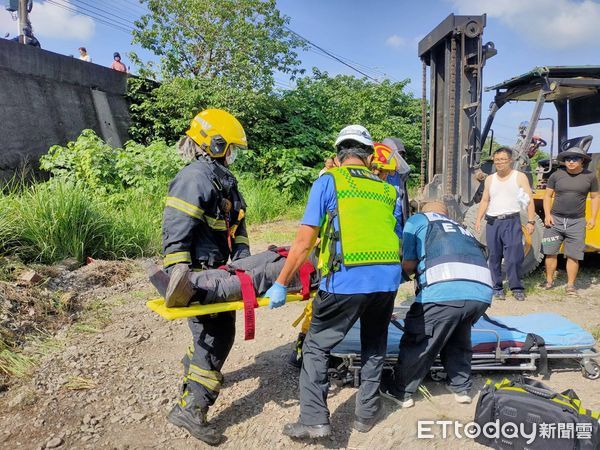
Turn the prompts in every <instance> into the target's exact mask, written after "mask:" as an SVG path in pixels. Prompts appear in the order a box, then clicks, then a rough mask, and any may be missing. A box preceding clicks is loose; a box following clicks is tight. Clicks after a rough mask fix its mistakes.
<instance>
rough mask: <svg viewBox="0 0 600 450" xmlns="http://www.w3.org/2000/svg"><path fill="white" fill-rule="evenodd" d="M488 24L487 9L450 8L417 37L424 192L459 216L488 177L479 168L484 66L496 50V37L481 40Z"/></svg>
mask: <svg viewBox="0 0 600 450" xmlns="http://www.w3.org/2000/svg"><path fill="white" fill-rule="evenodd" d="M485 25H486V15H485V14H484V15H481V16H455V15H454V14H450V15H449V16H448V17H447V18H446V19H445V20H443V21H442V22H441V23H440V24H439V25H438V26H437V27H436V28H435V29H434V30H433V31H431V32H430V33H429V34H428V35H427V36H425V37H424V38H423V39H422V40H421V42H419V50H418V51H419V57H420V58H421V61H422V62H423V97H424V98H423V122H422V127H423V130H422V135H421V141H422V142H421V148H422V151H421V189H422V193H421V195H422V198H423V199H441V200H443V201H444V202H445V203H446V205H447V206H448V209H449V211H450V215H451V216H452V217H454V218H455V219H457V220H462V219H463V216H464V213H465V212H466V210H467V209H468V207H469V206H471V205H472V204H473V203H475V197H476V193H477V191H478V189H479V187H480V185H481V181H482V180H483V178H484V174H483V173H482V172H481V170H480V169H479V165H480V158H481V153H482V146H483V143H482V142H481V110H482V108H481V96H482V72H483V67H484V65H485V62H486V60H487V59H489V58H491V57H492V56H494V55H495V54H496V50H495V48H494V44H493V43H492V42H488V43H486V44H485V45H484V44H482V35H483V29H484V27H485ZM427 68H429V116H428V117H427V109H426V98H425V97H426V94H427V78H428V77H427ZM427 118H428V119H429V120H427Z"/></svg>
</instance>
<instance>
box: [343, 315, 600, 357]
mask: <svg viewBox="0 0 600 450" xmlns="http://www.w3.org/2000/svg"><path fill="white" fill-rule="evenodd" d="M490 319H491V321H492V322H490V321H488V320H487V319H486V318H485V317H482V318H481V319H479V321H478V322H477V323H476V324H475V325H474V326H473V332H472V333H471V340H472V343H473V347H476V346H478V345H479V346H482V345H483V344H487V343H493V344H495V343H496V335H495V334H493V333H487V332H484V331H482V330H494V331H496V332H497V333H498V334H499V335H500V341H501V342H506V343H509V342H520V343H524V342H525V338H526V337H527V333H535V334H537V335H539V336H542V337H543V338H544V340H545V341H546V347H552V346H566V347H571V346H576V345H577V346H579V345H583V346H588V347H593V346H594V344H595V341H594V337H593V336H592V335H591V334H590V333H588V332H587V331H586V330H584V329H583V328H581V327H580V326H579V325H577V324H576V323H573V322H571V321H570V320H568V319H565V318H564V317H563V316H561V315H559V314H554V313H535V314H527V315H524V316H497V317H490ZM398 322H400V324H402V325H403V321H402V320H399V321H398ZM493 322H497V323H498V324H500V325H497V324H495V323H493ZM501 325H504V327H503V326H501ZM401 337H402V331H401V330H399V329H398V328H397V327H396V326H394V325H393V324H390V326H389V330H388V343H387V354H388V355H397V354H398V345H399V344H400V338H401ZM505 346H506V345H504V346H503V347H505ZM509 346H514V345H513V344H509ZM332 353H340V354H349V353H360V321H357V322H356V323H355V324H354V326H353V327H352V329H351V330H350V331H349V332H348V334H347V335H346V337H345V338H344V340H343V341H342V342H341V343H340V344H339V345H338V346H337V347H335V348H334V349H333V350H332Z"/></svg>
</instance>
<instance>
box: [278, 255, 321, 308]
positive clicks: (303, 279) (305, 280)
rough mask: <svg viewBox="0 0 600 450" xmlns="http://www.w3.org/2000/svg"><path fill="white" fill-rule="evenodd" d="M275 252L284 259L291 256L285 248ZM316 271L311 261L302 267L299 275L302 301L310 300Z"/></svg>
mask: <svg viewBox="0 0 600 450" xmlns="http://www.w3.org/2000/svg"><path fill="white" fill-rule="evenodd" d="M275 251H276V252H277V253H279V254H280V255H281V256H283V257H284V258H287V257H288V255H289V254H290V252H289V251H288V250H287V249H285V248H283V247H278V248H276V249H275ZM314 271H315V267H314V266H313V265H312V263H311V262H310V261H305V262H304V264H302V266H300V270H299V272H298V275H299V277H300V285H301V286H302V289H300V294H301V295H302V300H308V299H309V298H310V276H311V274H312V273H313V272H314Z"/></svg>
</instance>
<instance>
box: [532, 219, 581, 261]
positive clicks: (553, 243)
mask: <svg viewBox="0 0 600 450" xmlns="http://www.w3.org/2000/svg"><path fill="white" fill-rule="evenodd" d="M552 218H553V219H554V225H552V226H551V227H549V228H545V229H544V238H543V239H542V250H543V252H544V255H557V254H558V252H559V251H560V246H561V244H563V253H564V254H565V256H568V257H570V258H573V259H577V260H582V259H583V253H584V250H585V218H583V217H582V218H580V219H567V218H564V217H556V216H552Z"/></svg>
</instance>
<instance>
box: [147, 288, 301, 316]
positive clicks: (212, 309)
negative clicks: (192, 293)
mask: <svg viewBox="0 0 600 450" xmlns="http://www.w3.org/2000/svg"><path fill="white" fill-rule="evenodd" d="M301 300H302V295H301V294H288V296H287V297H286V299H285V302H286V303H290V302H299V301H301ZM256 301H257V303H258V306H259V307H260V306H268V305H269V299H268V298H263V297H257V299H256ZM146 306H147V307H148V308H150V309H151V310H152V311H154V312H155V313H157V314H158V315H159V316H161V317H164V318H165V319H167V320H175V319H185V318H188V317H195V316H205V315H207V314H215V313H220V312H225V311H236V310H238V309H244V302H243V301H242V300H240V301H237V302H223V303H211V304H208V305H201V304H199V303H192V304H191V305H190V306H186V307H177V308H167V307H166V306H165V300H164V299H163V298H162V297H161V298H156V299H154V300H149V301H147V302H146Z"/></svg>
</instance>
